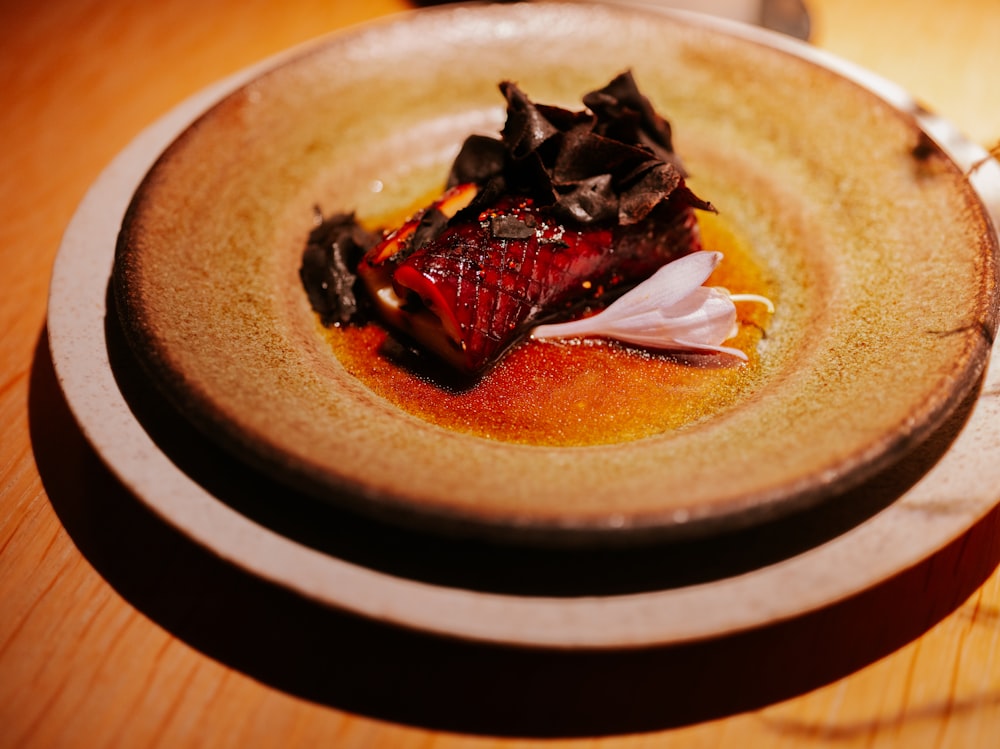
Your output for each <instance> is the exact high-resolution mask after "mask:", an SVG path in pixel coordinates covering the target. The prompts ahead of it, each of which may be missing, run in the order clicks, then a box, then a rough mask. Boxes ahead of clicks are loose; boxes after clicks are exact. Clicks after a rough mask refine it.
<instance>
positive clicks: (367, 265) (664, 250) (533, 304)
mask: <svg viewBox="0 0 1000 749" xmlns="http://www.w3.org/2000/svg"><path fill="white" fill-rule="evenodd" d="M396 240H397V238H396V237H395V236H393V235H390V236H389V237H388V238H387V239H386V240H385V241H384V242H382V243H381V244H379V245H377V246H376V247H375V248H374V249H372V250H371V251H370V252H369V253H368V255H366V257H365V259H364V260H363V261H362V262H361V265H360V267H359V273H360V275H361V277H362V278H363V279H364V281H365V283H366V285H367V287H368V291H369V294H370V295H371V297H372V298H373V299H375V301H376V305H377V307H378V309H379V313H380V314H381V316H382V317H383V319H385V320H386V321H387V322H388V323H389V324H391V325H392V326H393V327H395V328H397V329H399V330H401V331H403V332H404V333H406V334H407V335H409V336H410V337H412V338H413V339H415V340H417V341H418V342H419V343H420V344H421V345H422V346H423V347H424V348H426V349H429V350H431V351H433V352H434V353H436V354H437V355H438V356H439V357H441V358H442V359H444V360H445V361H447V362H448V363H449V364H451V365H452V366H453V367H455V368H456V369H458V370H460V371H462V372H465V373H470V374H475V373H478V372H481V371H482V370H484V369H486V368H487V367H489V365H490V364H491V363H493V362H494V361H496V360H497V359H498V358H499V357H500V356H501V355H502V354H503V352H504V351H505V350H506V349H507V348H508V347H509V346H510V345H511V344H512V343H514V342H516V341H517V340H519V339H520V338H521V337H522V336H523V334H524V333H525V332H526V331H527V330H528V329H529V328H530V327H532V326H533V325H535V324H536V323H537V322H539V321H540V320H548V319H559V318H565V317H566V316H568V315H569V314H570V313H572V312H573V311H577V310H579V309H580V308H581V307H582V306H584V305H586V304H588V303H593V302H595V301H598V300H600V299H602V298H606V297H608V296H610V295H612V294H613V293H614V292H615V290H617V289H619V288H625V287H628V286H630V285H632V284H634V283H635V282H637V281H639V280H641V279H643V278H645V277H647V276H648V275H650V274H651V273H652V272H653V271H655V270H656V269H657V268H659V267H660V266H662V265H664V264H665V263H667V262H669V261H670V260H672V259H674V258H677V257H679V256H680V255H683V254H687V253H688V252H691V251H694V250H696V249H699V247H700V244H699V242H698V237H697V231H696V220H695V216H694V212H693V211H692V209H691V207H690V205H689V204H688V202H687V201H686V200H684V194H683V193H682V194H679V195H678V196H677V197H676V198H671V199H670V200H667V201H665V202H663V203H662V204H661V205H660V206H658V207H657V209H656V210H655V211H654V212H652V213H651V214H650V215H649V216H648V217H647V218H646V220H644V221H642V222H640V223H637V224H630V225H625V226H623V225H620V224H609V223H604V224H601V225H597V226H582V227H574V228H568V227H567V226H566V225H565V224H564V223H563V222H562V221H559V220H557V219H556V218H554V217H553V215H552V212H551V211H548V210H545V209H539V208H537V207H536V206H534V205H533V202H532V200H531V199H529V198H517V197H512V196H504V197H502V198H500V199H498V200H497V201H496V202H495V203H494V204H493V205H492V206H491V207H489V208H486V209H484V210H482V211H480V212H479V213H478V214H477V215H475V216H471V217H468V218H467V219H466V220H462V221H457V222H452V223H450V224H449V225H448V226H447V227H446V228H445V229H444V230H443V231H442V232H441V233H440V234H439V235H437V236H436V237H435V238H433V239H432V240H430V241H428V242H426V243H424V244H423V245H422V246H421V247H420V248H419V249H416V250H415V251H413V252H411V253H409V254H408V255H407V256H406V257H405V258H404V259H402V260H401V261H399V262H396V261H395V260H394V257H393V255H391V254H390V255H388V256H387V257H385V258H384V259H380V257H381V255H382V253H384V251H385V248H386V246H387V245H388V246H390V247H391V246H392V244H393V243H394V242H395V241H396Z"/></svg>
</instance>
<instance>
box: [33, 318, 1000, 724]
mask: <svg viewBox="0 0 1000 749" xmlns="http://www.w3.org/2000/svg"><path fill="white" fill-rule="evenodd" d="M29 408H30V419H31V437H32V445H33V448H34V451H35V457H36V461H37V464H38V467H39V471H40V474H41V476H42V480H43V482H44V485H45V489H46V491H47V493H48V496H49V498H50V500H51V502H52V505H53V507H54V509H55V511H56V512H57V514H58V516H59V518H60V520H61V521H62V523H63V524H64V526H65V528H66V529H67V531H68V533H69V534H70V536H71V537H72V539H73V540H74V542H75V543H76V545H77V546H78V548H79V549H80V551H81V552H82V553H83V555H84V556H85V557H86V558H87V559H88V561H89V562H90V563H91V564H92V565H93V566H94V567H95V568H96V569H97V571H98V572H99V573H100V574H101V575H102V576H103V577H104V578H105V579H106V580H107V581H108V583H109V584H110V585H112V586H113V587H114V588H115V589H116V590H117V591H118V592H119V593H120V594H121V595H122V596H123V597H124V598H125V599H126V600H128V601H129V603H130V604H132V605H133V606H135V607H136V608H137V609H139V610H140V611H142V612H143V613H144V614H145V615H146V616H148V617H150V618H151V619H152V620H153V621H155V622H156V623H158V624H159V625H160V626H162V627H163V628H165V629H166V630H168V631H169V632H171V633H172V634H173V635H175V636H176V637H178V638H180V639H181V640H183V641H185V642H186V643H188V644H189V645H191V646H192V647H195V648H197V649H198V650H200V651H201V652H203V653H204V654H205V655H207V656H209V657H211V658H214V659H216V660H218V661H220V662H221V663H223V664H225V665H226V666H229V667H231V668H234V669H237V670H239V671H241V672H243V673H245V674H247V675H249V676H251V677H252V678H254V679H256V680H258V681H260V682H263V683H265V684H267V685H270V686H272V687H274V688H277V689H280V690H283V691H285V692H288V693H290V694H293V695H296V696H299V697H302V698H305V699H307V700H310V701H313V702H317V703H321V704H325V705H329V706H332V707H334V708H337V709H341V710H346V711H349V712H353V713H358V714H362V715H367V716H371V717H373V718H377V719H381V720H388V721H394V722H397V723H403V724H409V725H413V726H418V727H424V728H429V729H434V730H446V731H452V732H463V733H470V734H482V735H502V736H533V737H569V736H597V735H611V734H621V733H635V732H643V731H654V730H662V729H666V728H671V727H676V726H681V725H687V724H692V723H697V722H701V721H705V720H710V719H713V718H719V717H725V716H728V715H732V714H735V713H740V712H744V711H747V710H753V709H755V708H759V707H762V706H765V705H768V704H772V703H774V702H777V701H780V700H784V699H787V698H790V697H794V696H796V695H799V694H802V693H805V692H807V691H810V690H812V689H815V688H816V687H819V686H822V685H824V684H827V683H829V682H832V681H835V680H837V679H839V678H841V677H843V676H845V675H847V674H850V673H851V672H853V671H855V670H857V669H859V668H862V667H864V666H866V665H868V664H870V663H872V662H873V661H875V660H877V659H879V658H881V657H882V656H884V655H887V654H889V653H891V652H892V651H894V650H896V649H898V648H899V647H901V646H903V645H905V644H906V643H908V642H910V641H912V640H913V639H915V638H918V637H919V636H920V635H921V634H923V633H924V632H925V631H926V630H927V629H928V628H930V627H931V626H933V625H934V624H935V623H936V622H938V621H939V620H940V619H942V618H943V617H945V616H946V615H948V614H949V613H951V612H952V611H954V610H955V609H956V608H957V607H958V606H959V605H960V604H961V603H962V602H963V601H964V600H965V599H966V598H967V597H968V596H969V595H971V594H972V593H973V592H974V591H975V590H976V589H977V588H978V587H979V586H980V585H981V584H982V583H983V582H984V581H985V580H986V578H987V577H988V576H989V575H990V574H991V572H992V571H993V569H994V568H995V567H996V565H997V564H998V561H1000V545H998V543H997V539H998V530H1000V513H998V511H996V510H995V511H993V512H991V513H990V514H989V515H988V516H987V517H986V518H984V519H983V520H982V521H981V522H980V523H978V524H977V525H976V526H975V527H974V528H973V529H972V530H971V531H970V532H968V533H967V534H965V535H964V536H963V537H961V538H960V539H958V540H957V541H955V542H954V543H952V544H950V545H949V546H947V547H946V548H945V549H943V550H942V551H940V552H939V553H937V554H935V555H933V556H932V557H931V558H929V559H927V560H925V561H924V562H922V563H921V564H919V565H918V566H916V567H915V568H913V569H910V570H907V571H904V572H902V573H900V574H898V575H897V576H896V577H894V578H892V579H891V580H889V581H887V582H885V583H883V584H881V585H879V586H877V587H875V588H874V589H871V590H869V591H866V592H864V593H862V594H860V595H857V596H855V597H853V598H850V599H848V600H845V601H843V602H841V603H839V604H837V605H834V606H832V607H829V608H827V609H824V610H822V611H819V612H816V613H813V614H810V615H807V616H803V617H800V618H798V619H795V620H792V621H789V622H784V623H779V624H775V625H771V626H767V627H764V628H762V629H759V630H755V631H751V632H747V633H743V634H739V635H735V636H731V637H726V638H722V639H718V640H713V641H709V642H704V643H696V644H689V645H682V646H672V647H662V648H650V649H639V650H634V651H616V652H561V651H543V650H530V649H516V648H506V647H500V646H491V645H482V644H474V643H466V642H459V641H453V640H448V639H444V638H438V637H434V636H430V635H424V634H420V633H416V632H411V631H406V630H402V629H397V628H394V627H389V626H385V625H381V624H378V623H375V622H371V621H368V620H364V619H360V618H357V617H355V616H352V615H350V614H345V613H341V612H338V611H334V610H331V609H329V608H327V607H324V606H321V605H318V604H315V603H313V602H311V601H309V600H306V599H304V598H302V597H300V596H298V595H296V594H294V593H291V592H289V591H287V590H284V589H282V588H279V587H276V586H274V585H271V584H269V583H267V582H264V581H262V580H260V579H257V578H254V577H252V576H250V575H247V574H246V573H244V572H242V571H240V570H239V569H237V568H235V567H233V566H231V565H230V564H228V563H227V562H225V561H223V560H221V559H219V558H218V557H216V556H215V555H213V554H212V553H211V552H209V551H206V550H204V549H202V548H201V547H199V546H196V545H194V544H193V543H192V542H190V541H188V540H187V539H186V538H185V537H183V536H181V535H180V534H179V533H178V532H176V531H175V530H173V528H171V527H170V526H168V525H166V524H165V523H163V522H162V521H161V520H159V519H158V518H157V517H156V516H154V515H153V513H152V512H150V511H149V510H147V509H146V508H145V506H144V505H142V504H141V503H140V502H138V501H137V500H136V499H135V498H134V497H133V496H132V495H131V494H130V493H129V492H128V491H127V490H126V489H124V488H123V487H122V486H121V485H120V484H119V483H118V482H117V481H116V480H115V479H114V478H113V477H112V476H111V475H110V474H109V473H108V472H107V470H106V469H105V468H104V467H103V466H102V464H101V463H100V461H99V460H98V458H97V457H96V456H95V455H94V454H93V452H92V451H91V450H90V448H89V447H88V446H87V444H86V442H85V440H84V437H83V436H82V434H81V433H80V431H79V429H78V428H77V427H76V425H75V424H74V422H73V420H72V417H71V415H70V413H69V411H68V408H67V406H66V404H65V401H64V399H63V397H62V394H61V392H60V390H59V387H58V385H57V383H56V379H55V375H54V372H53V369H52V363H51V360H50V358H49V355H48V351H47V345H46V341H45V339H44V336H43V339H42V340H41V341H40V342H39V345H38V348H37V351H36V356H35V362H34V367H33V371H32V380H31V391H30V403H29ZM967 412H968V408H966V409H964V411H963V413H962V414H960V416H959V417H957V418H956V419H955V420H953V422H952V423H951V424H950V425H948V426H947V427H946V429H949V430H953V431H954V432H957V430H958V429H959V428H960V426H961V423H962V420H963V419H964V417H965V416H966V415H967ZM945 442H947V440H946V441H945ZM66 456H75V457H73V459H72V461H71V462H70V463H69V464H67V462H66ZM936 457H938V453H936V452H935V451H934V450H930V451H928V453H927V454H926V455H924V456H923V457H922V458H921V459H920V460H918V461H917V462H918V463H920V464H922V465H924V468H921V469H920V470H915V473H914V475H913V476H912V477H911V480H916V478H918V477H919V474H920V473H921V472H922V470H924V469H925V468H926V467H929V466H930V465H933V462H934V460H935V459H936ZM877 493H878V492H876V494H877ZM884 501H885V500H884V498H883V499H881V500H879V502H878V503H876V505H879V504H884ZM858 504H860V507H861V509H858V510H856V511H855V512H854V514H853V515H850V518H851V522H858V521H860V520H861V519H863V517H864V516H865V514H866V513H868V514H870V513H871V512H874V511H877V509H878V506H872V505H871V504H870V503H865V502H858ZM252 511H253V503H251V504H250V506H248V512H252ZM303 512H306V511H305V510H303ZM307 514H308V513H307ZM303 519H306V518H303ZM338 519H341V520H342V519H343V518H340V516H338ZM357 522H358V523H360V524H361V526H360V527H367V525H368V521H361V520H359V521H357ZM841 522H846V521H843V519H841ZM356 529H357V528H355V530H356ZM382 530H384V531H385V532H386V533H388V534H390V538H391V539H392V540H393V542H399V543H401V544H403V546H404V548H405V545H406V544H407V543H417V542H416V541H413V540H412V539H408V534H407V533H406V532H404V531H398V530H393V529H381V528H373V527H368V528H367V532H369V533H372V532H381V531H382ZM392 534H396V535H392ZM391 545H392V544H389V546H391ZM479 546H480V545H475V548H479ZM345 548H346V552H345V553H348V554H349V553H359V554H360V553H362V552H360V551H358V550H353V551H352V550H351V548H350V546H349V545H348V546H347V547H345ZM384 551H385V552H386V554H385V555H386V556H387V557H388V558H389V561H388V562H385V564H386V565H388V567H389V568H390V569H395V568H396V566H397V565H398V564H399V560H398V559H394V555H393V553H392V552H391V550H389V549H385V550H384ZM492 551H493V552H495V551H496V550H495V549H494V550H492ZM480 553H482V554H484V555H485V554H486V552H480ZM506 553H509V554H512V557H513V556H514V554H513V552H506ZM525 553H526V554H527V555H528V556H527V558H528V559H529V560H530V559H534V561H536V562H538V563H539V564H541V565H542V567H543V568H544V569H543V574H542V575H541V576H540V577H541V579H542V583H540V585H541V587H542V589H543V590H545V591H546V592H549V593H553V592H554V593H555V594H560V593H561V594H566V595H572V594H574V592H576V591H575V590H574V588H573V586H572V584H569V583H568V582H567V579H568V577H567V576H566V573H565V571H563V572H561V573H560V572H557V568H564V567H565V565H558V564H556V563H555V562H554V561H553V559H554V556H553V555H552V553H550V552H541V551H531V550H527V551H526V552H525ZM653 553H655V552H652V551H646V552H640V553H639V557H638V559H639V560H642V559H643V557H642V554H653ZM695 553H697V550H695ZM533 555H534V556H533ZM402 556H405V555H402ZM485 558H486V557H485V556H483V557H482V558H480V557H478V556H476V553H475V552H474V551H473V550H472V546H469V547H467V546H464V545H461V544H459V545H458V547H453V548H446V550H445V551H444V552H442V554H441V555H440V556H439V557H438V558H436V559H432V561H431V562H429V563H426V565H425V567H426V568H425V569H423V570H421V572H422V573H426V574H427V575H429V576H430V577H431V578H434V576H435V575H445V573H444V572H443V571H442V570H441V569H440V568H441V567H443V566H444V563H446V562H449V561H451V562H453V561H455V560H456V559H462V560H469V561H470V563H471V564H472V566H474V565H475V564H480V565H481V566H484V567H486V566H488V565H487V564H486V563H485V561H484V560H485ZM368 561H372V560H368ZM603 561H605V562H606V561H607V560H603ZM626 562H627V563H635V560H634V559H633V560H632V562H628V555H627V554H626ZM760 563H766V555H763V556H762V553H761V552H760V551H757V552H752V553H749V554H748V555H746V556H739V555H737V556H736V557H735V558H733V559H730V561H729V562H727V563H726V564H727V565H729V569H730V571H731V570H732V569H735V567H732V565H749V567H750V568H752V567H753V566H755V565H758V564H760ZM577 571H578V570H577ZM715 572H716V573H720V574H721V573H724V572H726V565H723V568H720V569H716V570H715ZM445 577H447V575H445ZM487 578H489V575H487ZM435 581H436V582H442V581H441V580H435ZM445 582H447V583H449V584H460V583H461V578H460V577H457V578H455V579H454V580H451V579H449V580H445ZM673 583H674V584H684V580H674V581H673ZM622 584H623V581H622V579H621V578H620V577H619V576H615V575H611V576H609V577H607V578H605V579H604V581H603V582H602V583H600V585H601V586H603V587H604V588H606V589H607V590H608V591H611V590H614V589H615V586H620V585H622ZM653 584H671V581H670V580H664V579H658V578H653V579H647V580H646V581H645V582H644V583H642V584H641V585H640V586H639V587H640V588H642V587H644V586H646V585H650V586H651V585H653ZM512 585H513V583H512V582H511V580H510V579H508V578H506V577H505V576H503V575H497V576H496V577H495V579H492V580H491V581H490V582H489V583H488V586H487V587H489V588H490V589H497V590H505V589H508V588H510V587H511V586H512ZM528 592H533V591H528ZM949 709H952V708H951V707H949V706H947V705H942V706H941V710H942V712H945V711H947V710H949Z"/></svg>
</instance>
